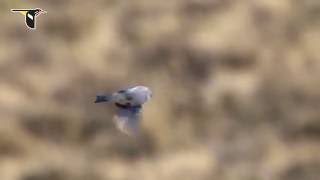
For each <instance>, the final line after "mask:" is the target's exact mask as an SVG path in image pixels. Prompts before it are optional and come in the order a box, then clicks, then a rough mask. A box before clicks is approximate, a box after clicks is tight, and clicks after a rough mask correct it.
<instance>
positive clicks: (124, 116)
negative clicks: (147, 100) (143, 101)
mask: <svg viewBox="0 0 320 180" xmlns="http://www.w3.org/2000/svg"><path fill="white" fill-rule="evenodd" d="M117 107H118V111H117V114H116V115H115V116H114V118H113V119H114V121H115V123H116V125H117V128H118V129H119V130H121V131H122V132H124V133H125V134H127V135H129V136H136V135H138V134H139V129H140V114H141V113H140V112H141V109H142V107H141V106H117Z"/></svg>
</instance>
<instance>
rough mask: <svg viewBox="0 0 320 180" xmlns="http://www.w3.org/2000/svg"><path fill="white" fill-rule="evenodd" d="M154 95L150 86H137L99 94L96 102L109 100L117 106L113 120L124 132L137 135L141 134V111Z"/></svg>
mask: <svg viewBox="0 0 320 180" xmlns="http://www.w3.org/2000/svg"><path fill="white" fill-rule="evenodd" d="M151 97H152V92H151V90H150V89H149V88H148V87H145V86H135V87H132V88H128V89H123V90H119V91H117V92H115V93H112V94H111V95H97V96H96V100H95V103H102V102H108V103H112V104H114V105H115V106H116V107H117V112H116V115H115V116H114V117H113V120H114V121H115V123H116V126H117V128H118V129H119V130H120V131H122V132H123V133H125V134H127V135H130V136H136V135H138V134H139V127H140V126H139V124H140V119H141V111H142V106H143V104H144V103H146V102H147V101H149V100H150V99H151Z"/></svg>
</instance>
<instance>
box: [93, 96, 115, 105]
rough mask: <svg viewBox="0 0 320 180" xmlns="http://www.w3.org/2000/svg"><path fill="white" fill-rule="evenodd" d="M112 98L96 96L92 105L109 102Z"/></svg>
mask: <svg viewBox="0 0 320 180" xmlns="http://www.w3.org/2000/svg"><path fill="white" fill-rule="evenodd" d="M111 99H112V96H99V95H98V96H96V100H95V101H94V103H101V102H109V101H111Z"/></svg>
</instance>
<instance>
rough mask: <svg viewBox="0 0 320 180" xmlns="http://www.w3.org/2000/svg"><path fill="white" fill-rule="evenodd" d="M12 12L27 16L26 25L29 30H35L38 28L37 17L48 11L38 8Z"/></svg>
mask: <svg viewBox="0 0 320 180" xmlns="http://www.w3.org/2000/svg"><path fill="white" fill-rule="evenodd" d="M11 11H12V12H19V13H21V14H22V15H24V16H25V23H26V25H27V27H28V28H30V29H35V28H36V17H37V16H38V15H40V14H42V13H46V11H44V10H42V9H40V8H36V9H11Z"/></svg>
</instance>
